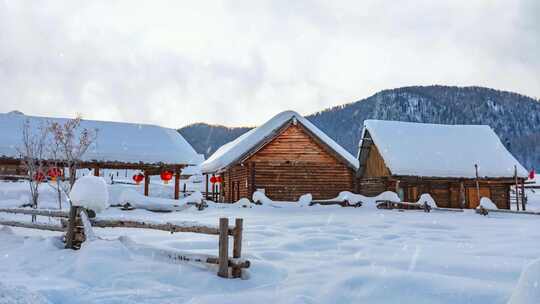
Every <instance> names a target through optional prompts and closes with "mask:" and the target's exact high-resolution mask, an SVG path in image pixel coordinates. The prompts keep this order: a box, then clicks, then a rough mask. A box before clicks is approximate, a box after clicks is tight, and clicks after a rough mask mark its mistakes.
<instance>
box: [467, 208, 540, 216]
mask: <svg viewBox="0 0 540 304" xmlns="http://www.w3.org/2000/svg"><path fill="white" fill-rule="evenodd" d="M484 212H485V214H486V215H487V214H488V213H491V212H495V213H511V214H523V215H540V212H534V211H517V210H507V209H488V208H483V207H481V208H478V209H476V213H479V214H483V213H484Z"/></svg>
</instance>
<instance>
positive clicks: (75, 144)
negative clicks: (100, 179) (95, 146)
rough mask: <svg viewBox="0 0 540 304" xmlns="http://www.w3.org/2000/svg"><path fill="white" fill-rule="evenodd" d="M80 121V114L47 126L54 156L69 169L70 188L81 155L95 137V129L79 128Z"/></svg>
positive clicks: (73, 181)
mask: <svg viewBox="0 0 540 304" xmlns="http://www.w3.org/2000/svg"><path fill="white" fill-rule="evenodd" d="M81 121H82V118H81V116H77V117H76V118H74V119H69V120H67V121H66V122H65V123H63V124H61V123H59V122H51V123H49V128H48V130H49V131H50V132H51V135H52V144H51V146H53V147H56V148H55V149H56V152H55V153H56V155H55V158H56V159H57V161H58V162H61V163H62V164H63V165H64V167H67V168H68V170H69V187H70V189H71V187H73V184H74V183H75V179H76V175H77V169H78V168H79V165H80V163H81V160H82V157H83V155H84V154H85V153H86V151H87V150H88V148H89V147H90V145H92V143H93V142H94V141H95V140H96V138H97V131H96V130H88V129H86V128H83V129H80V126H81ZM67 192H68V191H66V193H67Z"/></svg>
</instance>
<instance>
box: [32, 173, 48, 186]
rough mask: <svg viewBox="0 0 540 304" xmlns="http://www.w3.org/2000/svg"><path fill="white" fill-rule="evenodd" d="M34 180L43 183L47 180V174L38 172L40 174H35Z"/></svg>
mask: <svg viewBox="0 0 540 304" xmlns="http://www.w3.org/2000/svg"><path fill="white" fill-rule="evenodd" d="M32 178H33V179H34V180H35V181H36V182H38V183H41V182H42V181H44V180H45V174H43V172H41V171H38V172H36V173H34V176H33V177H32Z"/></svg>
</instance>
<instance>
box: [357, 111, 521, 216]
mask: <svg viewBox="0 0 540 304" xmlns="http://www.w3.org/2000/svg"><path fill="white" fill-rule="evenodd" d="M358 160H359V170H358V172H357V189H356V191H357V192H359V193H361V194H364V195H369V196H373V195H377V194H379V193H381V192H383V191H387V190H390V191H395V192H396V193H398V195H399V196H400V197H401V199H402V200H403V201H408V202H416V201H417V200H418V199H419V197H420V195H421V194H423V193H429V194H430V195H431V196H432V197H433V198H434V199H435V201H436V202H437V205H438V206H439V207H449V208H476V207H477V206H478V204H479V201H480V198H481V197H487V198H489V199H491V200H492V201H493V202H494V203H495V204H496V205H497V206H498V208H501V209H510V206H511V200H512V199H513V200H515V201H517V202H519V201H520V199H521V201H523V193H522V191H520V189H522V187H523V182H524V180H525V179H526V178H527V170H525V168H523V166H522V165H521V164H520V163H519V162H518V161H517V160H516V159H515V158H514V156H512V154H511V153H510V152H509V151H508V150H507V149H506V148H505V146H504V145H503V144H502V143H501V141H500V140H499V138H498V136H497V135H496V134H495V132H494V131H493V130H492V129H491V128H490V127H489V126H487V125H440V124H425V123H411V122H401V121H384V120H366V121H365V122H364V128H363V131H362V137H361V140H360V144H359V152H358ZM512 186H514V187H512ZM511 189H513V191H511ZM520 195H521V198H520V197H519V196H520Z"/></svg>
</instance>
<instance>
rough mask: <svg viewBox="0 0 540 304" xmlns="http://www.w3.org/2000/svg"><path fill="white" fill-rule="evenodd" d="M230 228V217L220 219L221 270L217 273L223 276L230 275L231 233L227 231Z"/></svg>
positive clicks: (219, 257)
mask: <svg viewBox="0 0 540 304" xmlns="http://www.w3.org/2000/svg"><path fill="white" fill-rule="evenodd" d="M228 228H229V219H228V218H220V219H219V253H218V260H219V263H218V265H219V270H218V273H217V275H218V276H219V277H222V278H228V277H229V234H228V233H227V231H228Z"/></svg>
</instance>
